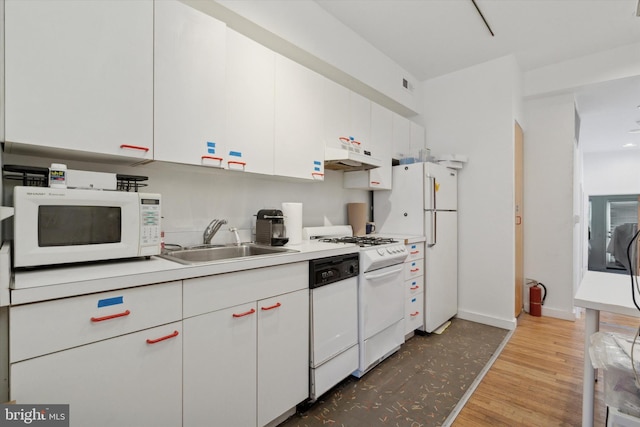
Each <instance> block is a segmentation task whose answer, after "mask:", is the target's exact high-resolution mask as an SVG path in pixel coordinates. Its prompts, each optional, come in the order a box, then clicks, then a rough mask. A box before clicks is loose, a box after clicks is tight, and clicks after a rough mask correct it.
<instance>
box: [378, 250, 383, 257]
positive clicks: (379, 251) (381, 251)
mask: <svg viewBox="0 0 640 427" xmlns="http://www.w3.org/2000/svg"><path fill="white" fill-rule="evenodd" d="M378 255H380V256H384V249H382V248H378Z"/></svg>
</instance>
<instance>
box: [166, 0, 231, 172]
mask: <svg viewBox="0 0 640 427" xmlns="http://www.w3.org/2000/svg"><path fill="white" fill-rule="evenodd" d="M225 31H226V26H225V24H224V23H223V22H220V21H218V20H216V19H214V18H212V17H211V16H209V15H206V14H204V13H202V12H200V11H198V10H196V9H194V8H192V7H191V6H187V5H186V4H183V3H181V2H179V1H160V2H156V3H155V39H154V131H155V132H154V149H155V159H156V160H164V161H169V162H178V163H185V164H192V165H203V166H212V167H218V168H222V167H226V166H227V163H226V162H227V160H228V159H226V153H225V150H224V147H223V142H224V124H225V121H224V100H225V97H224V92H225V48H226V45H225V34H226V33H225Z"/></svg>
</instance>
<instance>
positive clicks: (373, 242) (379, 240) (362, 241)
mask: <svg viewBox="0 0 640 427" xmlns="http://www.w3.org/2000/svg"><path fill="white" fill-rule="evenodd" d="M320 241H321V242H327V243H354V244H356V245H358V246H360V247H366V246H379V245H387V244H390V243H397V240H394V239H392V238H389V237H372V236H345V237H333V238H326V239H321V240H320Z"/></svg>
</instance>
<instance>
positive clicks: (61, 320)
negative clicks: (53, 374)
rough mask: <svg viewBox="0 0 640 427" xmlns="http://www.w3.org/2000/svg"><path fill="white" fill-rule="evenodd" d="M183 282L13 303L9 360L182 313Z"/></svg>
mask: <svg viewBox="0 0 640 427" xmlns="http://www.w3.org/2000/svg"><path fill="white" fill-rule="evenodd" d="M181 285H182V283H181V282H179V281H176V282H168V283H161V284H157V285H150V286H140V287H136V288H130V289H122V290H118V291H110V292H103V293H99V294H92V295H83V296H78V297H73V298H65V299H59V300H54V301H46V302H41V303H35V304H28V305H20V306H16V307H11V308H10V310H9V319H10V321H9V337H10V339H9V341H10V342H9V360H10V362H11V363H13V362H17V361H19V360H24V359H28V358H31V357H35V356H39V355H42V354H47V353H52V352H54V351H59V350H64V349H66V348H70V347H75V346H79V345H82V344H88V343H91V342H95V341H100V340H103V339H106V338H111V337H115V336H118V335H123V334H126V333H129V332H134V331H139V330H142V329H146V328H151V327H154V326H158V325H163V324H165V323H170V322H174V321H177V320H180V319H181V318H182V286H181Z"/></svg>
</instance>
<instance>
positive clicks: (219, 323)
mask: <svg viewBox="0 0 640 427" xmlns="http://www.w3.org/2000/svg"><path fill="white" fill-rule="evenodd" d="M255 311H256V303H255V302H252V303H249V304H243V305H238V306H235V307H230V308H227V309H224V310H218V311H214V312H213V313H207V314H203V315H200V316H196V317H192V318H189V319H185V320H184V390H183V395H184V398H183V405H184V411H183V424H182V425H183V426H184V427H189V426H191V427H200V426H206V425H220V426H238V427H240V426H252V427H253V426H255V425H256V411H255V407H256V388H257V386H256V368H257V366H256V349H257V339H256V336H257V330H256V328H257V316H256V314H255ZM245 313H248V314H246V315H244V316H243V314H245Z"/></svg>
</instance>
